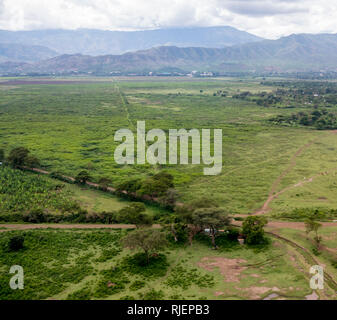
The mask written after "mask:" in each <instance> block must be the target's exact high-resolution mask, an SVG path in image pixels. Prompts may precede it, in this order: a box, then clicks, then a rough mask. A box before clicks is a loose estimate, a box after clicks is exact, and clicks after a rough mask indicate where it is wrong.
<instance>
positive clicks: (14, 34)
mask: <svg viewBox="0 0 337 320" xmlns="http://www.w3.org/2000/svg"><path fill="white" fill-rule="evenodd" d="M259 40H262V38H260V37H257V36H255V35H252V34H250V33H248V32H245V31H240V30H237V29H235V28H232V27H228V26H224V27H190V28H175V29H157V30H145V31H104V30H92V29H79V30H35V31H6V30H0V43H12V44H13V43H16V44H22V45H26V46H31V45H34V46H37V45H38V46H44V47H47V48H50V49H51V50H53V51H56V52H60V53H62V54H78V53H80V54H84V55H92V56H97V55H108V54H114V55H118V54H123V53H125V52H130V51H137V50H145V49H150V48H153V47H158V46H177V47H207V48H223V47H226V46H232V45H237V44H243V43H247V42H254V41H259Z"/></svg>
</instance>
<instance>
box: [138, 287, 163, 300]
mask: <svg viewBox="0 0 337 320" xmlns="http://www.w3.org/2000/svg"><path fill="white" fill-rule="evenodd" d="M141 298H142V299H143V300H162V299H164V293H163V291H161V290H159V291H156V290H155V289H151V290H149V291H147V292H146V293H145V294H144V295H141Z"/></svg>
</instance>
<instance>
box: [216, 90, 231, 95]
mask: <svg viewBox="0 0 337 320" xmlns="http://www.w3.org/2000/svg"><path fill="white" fill-rule="evenodd" d="M227 95H228V92H227V91H224V90H218V91H217V92H214V93H213V96H214V97H216V96H219V97H227Z"/></svg>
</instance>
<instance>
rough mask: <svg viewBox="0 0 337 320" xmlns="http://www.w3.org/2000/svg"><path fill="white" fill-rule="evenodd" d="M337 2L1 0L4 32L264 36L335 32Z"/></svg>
mask: <svg viewBox="0 0 337 320" xmlns="http://www.w3.org/2000/svg"><path fill="white" fill-rule="evenodd" d="M336 17H337V3H336V1H334V0H320V1H316V0H276V1H275V0H207V1H205V0H29V1H28V0H0V29H7V30H32V29H51V28H54V29H55V28H63V29H77V28H92V29H106V30H144V29H153V28H158V27H182V26H216V25H230V26H233V27H236V28H238V29H241V30H246V31H248V32H251V33H254V34H257V35H260V36H263V37H266V38H277V37H280V36H284V35H288V34H291V33H301V32H310V33H319V32H337V24H336V23H335V20H336Z"/></svg>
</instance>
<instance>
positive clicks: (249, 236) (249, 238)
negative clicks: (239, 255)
mask: <svg viewBox="0 0 337 320" xmlns="http://www.w3.org/2000/svg"><path fill="white" fill-rule="evenodd" d="M267 223H268V221H267V219H266V218H265V217H258V216H250V217H247V218H245V220H244V221H243V224H242V233H243V235H244V236H245V239H246V241H245V242H246V243H247V244H251V245H258V244H264V243H265V242H266V240H265V237H264V229H263V228H264V226H265V225H266V224H267Z"/></svg>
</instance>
